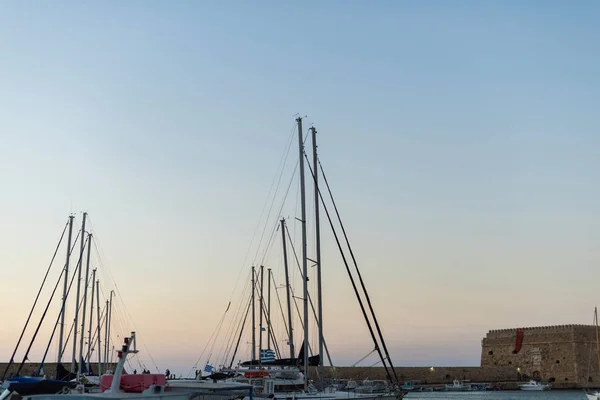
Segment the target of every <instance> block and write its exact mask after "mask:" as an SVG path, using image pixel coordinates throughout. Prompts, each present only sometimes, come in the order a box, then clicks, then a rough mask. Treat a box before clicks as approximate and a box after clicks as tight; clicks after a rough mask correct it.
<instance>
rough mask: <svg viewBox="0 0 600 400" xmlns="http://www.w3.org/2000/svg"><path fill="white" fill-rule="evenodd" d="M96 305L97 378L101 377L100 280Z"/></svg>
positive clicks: (97, 284)
mask: <svg viewBox="0 0 600 400" xmlns="http://www.w3.org/2000/svg"><path fill="white" fill-rule="evenodd" d="M96 303H98V309H97V310H96V314H98V350H97V352H98V376H102V346H100V336H101V331H100V329H101V328H102V325H101V324H100V280H99V279H98V280H97V281H96Z"/></svg>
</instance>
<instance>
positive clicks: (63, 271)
mask: <svg viewBox="0 0 600 400" xmlns="http://www.w3.org/2000/svg"><path fill="white" fill-rule="evenodd" d="M80 233H81V231H79V232H77V235H76V236H75V240H74V241H73V245H72V246H71V249H70V251H69V255H68V257H71V254H72V253H73V250H74V249H75V246H76V245H77V241H78V239H79V235H80ZM65 266H66V262H65ZM65 266H63V269H62V272H61V274H60V277H59V281H60V279H61V278H62V276H63V274H64V273H65V268H64V267H65ZM75 272H77V267H76V268H75ZM74 277H75V274H73V278H74ZM73 278H71V283H70V284H69V287H68V289H67V292H66V293H65V294H64V295H65V299H66V298H67V296H68V294H69V292H70V290H71V285H72V284H73ZM65 311H66V308H65ZM62 312H63V310H62V308H61V311H60V313H58V317H57V318H56V322H55V323H54V328H53V329H52V335H50V340H49V341H48V346H46V351H45V352H44V357H43V358H42V362H41V364H40V369H41V367H43V365H44V362H45V360H46V356H47V355H48V351H49V350H50V346H51V344H52V339H53V338H54V334H55V333H56V328H57V327H58V322H59V321H60V317H61V315H62ZM66 348H67V345H66V343H65V345H64V348H63V352H64V349H66ZM57 353H58V351H57ZM61 356H62V355H61Z"/></svg>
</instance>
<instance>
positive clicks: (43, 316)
mask: <svg viewBox="0 0 600 400" xmlns="http://www.w3.org/2000/svg"><path fill="white" fill-rule="evenodd" d="M86 242H87V239H86ZM84 246H85V242H84ZM79 259H80V261H81V255H80V256H79ZM64 273H65V270H64V268H63V270H62V271H61V273H60V276H59V277H58V280H57V281H56V285H54V289H53V290H52V293H51V294H50V299H49V300H48V303H47V304H46V308H45V309H44V312H43V313H42V317H41V318H40V322H39V324H38V326H37V328H36V329H35V332H34V333H33V337H32V338H31V342H29V347H27V351H26V352H25V355H24V356H23V360H22V361H21V364H20V365H19V368H18V369H17V375H19V374H20V373H21V369H23V365H24V364H25V361H27V360H28V358H27V357H28V356H29V351H31V346H33V342H34V341H35V338H36V337H37V334H38V332H39V331H40V328H41V326H42V323H43V322H44V319H45V318H46V314H47V313H48V309H49V308H50V304H51V303H52V299H53V298H54V295H55V294H56V289H58V286H59V285H60V283H61V280H62V279H61V278H62V276H63V274H64ZM74 276H75V274H73V277H74ZM71 282H72V281H71ZM65 347H66V346H65Z"/></svg>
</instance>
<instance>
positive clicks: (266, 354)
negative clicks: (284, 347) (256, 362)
mask: <svg viewBox="0 0 600 400" xmlns="http://www.w3.org/2000/svg"><path fill="white" fill-rule="evenodd" d="M273 361H275V352H274V351H273V350H271V349H261V350H260V362H264V363H266V362H273Z"/></svg>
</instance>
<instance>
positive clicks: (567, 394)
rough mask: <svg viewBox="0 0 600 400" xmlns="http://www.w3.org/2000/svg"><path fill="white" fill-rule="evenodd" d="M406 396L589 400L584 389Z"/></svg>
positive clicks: (472, 399) (454, 399) (422, 399)
mask: <svg viewBox="0 0 600 400" xmlns="http://www.w3.org/2000/svg"><path fill="white" fill-rule="evenodd" d="M404 398H405V399H409V400H410V399H415V400H463V399H465V400H587V397H586V396H585V392H584V391H583V390H548V391H543V392H529V391H522V390H505V391H503V390H499V391H473V392H409V393H408V394H407V395H406V396H405V397H404Z"/></svg>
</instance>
